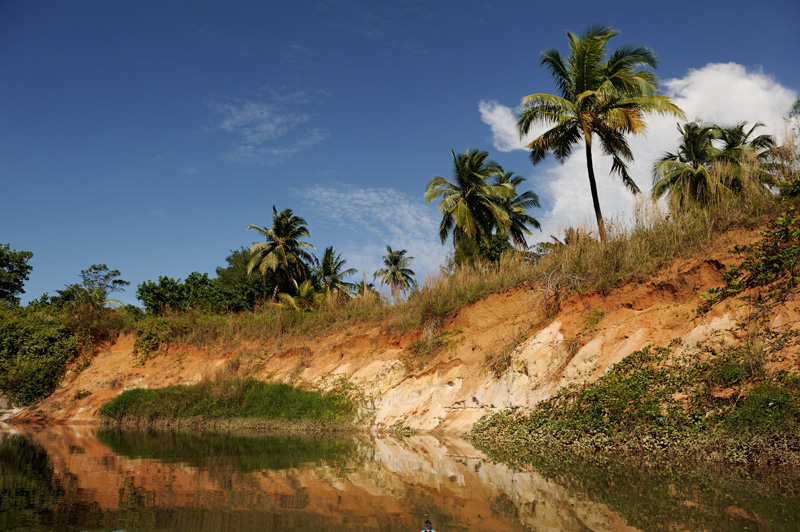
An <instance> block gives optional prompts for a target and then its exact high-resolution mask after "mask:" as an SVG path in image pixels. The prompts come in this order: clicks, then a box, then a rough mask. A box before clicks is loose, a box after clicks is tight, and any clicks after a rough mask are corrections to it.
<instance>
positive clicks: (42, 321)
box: [0, 305, 79, 405]
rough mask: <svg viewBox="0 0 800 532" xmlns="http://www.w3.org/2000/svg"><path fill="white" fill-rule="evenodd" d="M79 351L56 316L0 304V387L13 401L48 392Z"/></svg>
mask: <svg viewBox="0 0 800 532" xmlns="http://www.w3.org/2000/svg"><path fill="white" fill-rule="evenodd" d="M78 352H79V349H78V343H77V339H76V337H75V335H74V334H73V331H72V330H71V329H69V328H68V327H67V326H65V325H64V323H63V322H62V320H60V319H59V317H58V316H56V315H53V314H49V313H47V312H45V311H41V310H37V309H35V308H29V309H19V308H10V307H6V306H3V305H0V390H2V391H3V393H4V394H6V395H7V396H8V398H9V399H10V400H11V401H12V402H13V403H17V404H22V405H28V404H31V403H33V402H35V401H37V400H39V399H41V398H42V397H46V396H48V395H49V394H51V393H52V392H53V390H55V388H56V386H57V385H58V382H59V380H60V379H61V376H62V375H63V374H64V370H65V368H66V365H67V363H69V362H70V361H71V360H73V359H74V358H75V357H76V356H77V354H78Z"/></svg>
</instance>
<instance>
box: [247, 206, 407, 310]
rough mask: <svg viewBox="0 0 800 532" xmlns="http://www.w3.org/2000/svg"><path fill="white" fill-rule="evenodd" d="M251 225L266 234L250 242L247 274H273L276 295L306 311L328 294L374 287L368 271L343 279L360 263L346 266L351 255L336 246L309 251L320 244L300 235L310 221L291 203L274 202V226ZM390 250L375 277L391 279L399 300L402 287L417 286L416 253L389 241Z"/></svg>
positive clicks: (342, 295)
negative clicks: (360, 277) (354, 280)
mask: <svg viewBox="0 0 800 532" xmlns="http://www.w3.org/2000/svg"><path fill="white" fill-rule="evenodd" d="M247 229H248V230H249V229H255V230H256V231H258V232H259V233H260V234H261V235H263V236H264V238H265V241H264V242H256V243H255V244H253V245H252V246H251V247H250V261H249V262H248V264H247V274H248V275H250V274H252V273H253V272H255V271H258V273H260V274H261V278H262V279H263V280H264V282H265V283H266V280H267V278H268V277H270V278H271V280H272V281H273V282H274V284H275V287H274V289H273V292H272V300H273V301H280V302H281V303H282V304H283V305H284V306H287V307H290V308H293V309H295V310H298V311H308V310H312V309H313V308H314V307H316V306H317V305H318V304H319V303H320V302H321V301H323V300H325V299H328V300H337V301H344V300H347V299H349V298H351V297H359V296H364V295H366V294H367V293H370V292H373V293H374V292H375V288H374V285H373V284H372V283H367V282H366V276H365V278H364V280H363V281H361V282H360V283H350V282H347V281H345V278H346V277H348V276H351V275H354V274H355V273H356V269H355V268H345V264H346V262H347V261H345V260H344V259H343V258H342V256H341V253H336V250H335V249H334V248H333V247H332V246H329V247H326V248H325V251H324V252H323V254H322V258H321V259H317V258H316V257H315V256H314V255H312V254H311V253H310V252H309V251H307V250H309V249H316V248H315V247H314V246H313V245H312V244H311V243H309V242H305V241H303V240H301V239H303V238H308V237H309V232H308V224H307V222H306V221H305V219H303V218H301V217H299V216H297V215H296V214H295V213H294V212H293V211H292V210H291V209H284V210H282V211H280V212H278V210H277V209H276V208H275V206H274V205H273V207H272V225H271V226H270V227H258V226H256V225H252V224H251V225H249V226H248V228H247ZM386 251H387V254H386V255H385V256H384V257H383V264H384V267H383V268H381V269H379V270H378V271H376V272H375V273H374V275H373V279H378V278H380V286H381V287H383V286H384V285H388V286H389V287H390V288H391V290H392V294H393V296H394V299H395V301H399V300H400V295H401V293H402V292H405V291H408V290H410V289H411V288H412V287H414V286H415V281H414V271H413V270H411V268H410V265H411V260H413V257H407V256H406V253H407V252H406V250H404V249H403V250H393V249H392V248H391V247H390V246H386Z"/></svg>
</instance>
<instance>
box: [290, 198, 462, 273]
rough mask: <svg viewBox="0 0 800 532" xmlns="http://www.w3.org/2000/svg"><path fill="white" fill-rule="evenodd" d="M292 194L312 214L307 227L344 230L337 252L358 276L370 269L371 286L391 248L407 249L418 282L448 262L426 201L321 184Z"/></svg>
mask: <svg viewBox="0 0 800 532" xmlns="http://www.w3.org/2000/svg"><path fill="white" fill-rule="evenodd" d="M294 192H295V193H296V194H298V195H301V196H302V197H303V198H304V202H305V205H304V207H303V210H304V211H305V212H311V213H313V214H312V215H311V216H309V217H308V219H309V225H313V226H317V227H318V226H320V225H322V226H325V227H332V226H335V227H339V228H342V229H344V231H342V232H341V233H342V234H345V235H347V236H346V237H345V243H344V244H340V245H337V251H338V252H342V253H343V258H345V259H346V260H347V266H348V267H354V268H357V269H358V270H359V272H360V271H361V270H362V269H366V271H367V280H368V281H370V282H371V281H372V273H373V272H374V271H375V270H377V269H379V268H381V267H382V264H381V261H382V258H383V256H384V255H385V254H386V246H387V245H389V246H391V247H392V249H395V250H396V249H405V250H408V255H409V256H412V257H414V260H413V261H412V263H411V269H412V270H414V271H415V272H416V274H417V281H418V282H420V283H422V282H423V281H424V278H425V274H426V273H436V272H438V271H439V265H440V264H442V263H443V262H444V259H445V255H446V251H447V249H446V248H445V247H443V246H442V244H441V242H440V241H439V221H440V220H439V219H438V218H437V215H436V211H435V209H433V208H432V207H430V206H428V205H427V204H425V202H424V201H423V200H422V199H417V198H413V197H410V196H408V195H406V194H403V193H401V192H398V191H396V190H394V189H391V188H356V187H354V186H351V185H341V186H336V187H333V186H322V185H317V186H314V187H313V188H311V189H304V190H302V191H300V190H296V191H294ZM312 218H313V219H314V220H315V222H314V223H312V221H311V220H312ZM340 247H341V249H339V248H340ZM359 276H360V274H359Z"/></svg>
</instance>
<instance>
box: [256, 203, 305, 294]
mask: <svg viewBox="0 0 800 532" xmlns="http://www.w3.org/2000/svg"><path fill="white" fill-rule="evenodd" d="M247 229H248V230H249V229H255V230H256V231H258V232H259V233H261V234H262V235H264V236H265V237H266V239H267V240H266V242H257V243H255V244H253V245H252V246H251V247H250V262H248V263H247V274H248V275H250V274H251V273H252V272H253V270H256V269H258V271H259V272H260V273H261V276H262V278H265V277H266V275H267V272H270V271H271V272H272V273H273V274H274V276H275V290H273V292H272V299H276V298H277V294H278V290H279V288H288V287H289V286H291V281H292V280H297V279H306V278H307V277H308V275H309V267H308V265H309V264H310V263H312V262H313V260H314V258H313V256H311V254H309V253H308V252H307V251H305V249H308V248H310V249H316V248H315V247H314V246H312V245H311V244H309V243H308V242H303V241H301V240H300V238H303V237H308V227H307V224H306V221H305V220H304V219H303V218H300V217H299V216H295V214H294V213H293V212H292V210H291V209H284V210H282V211H281V212H280V213H279V212H278V211H277V209H275V206H274V205H273V206H272V227H258V226H255V225H252V224H251V225H249V226H248V227H247Z"/></svg>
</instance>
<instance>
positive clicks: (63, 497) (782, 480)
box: [0, 426, 800, 532]
mask: <svg viewBox="0 0 800 532" xmlns="http://www.w3.org/2000/svg"><path fill="white" fill-rule="evenodd" d="M796 479H797V476H793V475H791V474H787V472H785V471H773V472H766V473H763V472H762V473H758V474H755V473H754V472H747V471H705V470H703V468H698V467H696V466H693V467H678V466H663V467H661V468H648V469H637V468H632V467H631V466H630V465H626V466H624V467H617V466H616V465H615V464H608V463H606V464H605V465H602V466H599V465H594V466H588V465H586V466H581V465H580V464H578V465H575V464H572V465H570V466H568V467H567V466H559V467H549V466H548V467H547V468H546V469H545V470H542V469H541V468H540V469H539V470H534V469H529V468H526V469H523V470H520V469H513V468H510V467H508V466H506V465H504V464H502V463H495V462H493V461H492V460H490V459H489V458H487V457H486V456H485V455H484V454H482V453H481V452H479V451H477V450H476V449H474V448H473V447H472V446H470V445H469V444H468V443H466V442H464V441H462V440H459V439H447V438H436V437H434V436H427V435H426V436H414V437H411V438H407V439H404V440H396V439H392V438H384V437H371V436H358V437H356V436H347V437H333V438H331V437H326V438H308V437H296V436H271V435H263V434H242V433H230V434H220V433H214V434H208V433H205V434H192V433H180V432H171V433H170V432H147V431H140V432H120V431H115V430H105V429H96V428H93V427H87V426H80V427H63V426H51V427H35V428H34V427H22V428H20V427H14V428H12V427H5V428H4V429H2V430H0V530H32V531H40V530H41V531H45V530H48V531H49V530H70V531H72V530H74V531H82V530H87V531H89V530H98V531H99V530H104V531H111V530H127V531H151V530H159V531H160V530H171V531H191V532H201V531H206V530H208V531H211V530H213V531H250V530H253V531H254V530H259V531H278V530H281V531H283V530H304V531H308V530H336V531H351V530H352V531H354V530H363V531H366V530H386V531H394V530H397V531H412V530H420V529H421V528H422V523H423V522H424V521H425V519H430V520H431V521H432V522H433V524H434V528H435V529H436V530H438V531H439V532H447V531H453V530H461V531H467V530H470V531H473V530H474V531H479V530H480V531H493V530H498V531H500V530H542V531H572V530H575V531H586V530H597V531H614V530H619V531H622V530H745V529H748V530H797V529H798V528H800V496H798V493H799V492H800V489H799V485H798V482H797V481H796Z"/></svg>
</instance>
